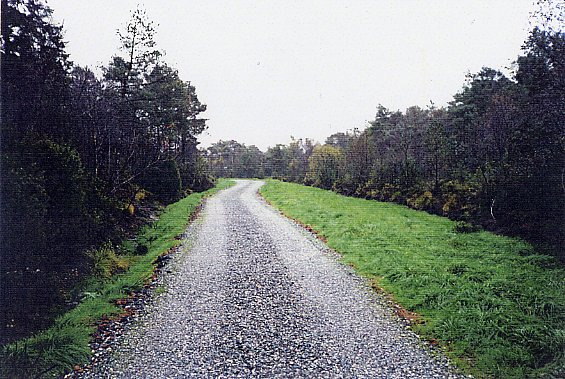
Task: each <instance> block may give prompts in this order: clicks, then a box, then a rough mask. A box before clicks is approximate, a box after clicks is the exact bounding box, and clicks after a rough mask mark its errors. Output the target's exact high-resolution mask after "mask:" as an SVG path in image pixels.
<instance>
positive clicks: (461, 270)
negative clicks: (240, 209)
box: [260, 181, 565, 378]
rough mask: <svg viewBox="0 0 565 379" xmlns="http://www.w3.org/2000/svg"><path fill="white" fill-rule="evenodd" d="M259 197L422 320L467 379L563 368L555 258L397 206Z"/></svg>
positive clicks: (319, 194)
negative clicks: (324, 241)
mask: <svg viewBox="0 0 565 379" xmlns="http://www.w3.org/2000/svg"><path fill="white" fill-rule="evenodd" d="M260 192H261V194H262V195H263V196H264V197H265V198H266V199H267V200H268V201H269V202H271V203H272V204H273V205H274V206H275V207H277V208H279V209H280V210H282V211H283V212H284V213H285V214H286V215H287V216H288V217H291V218H294V219H297V220H299V221H301V222H302V223H304V224H307V225H309V226H311V227H312V228H313V229H314V230H316V231H318V232H319V233H320V234H321V236H323V237H324V238H325V239H327V244H328V245H329V246H330V247H331V248H333V249H335V250H336V251H338V252H340V253H341V254H342V256H343V261H344V262H345V263H348V264H351V265H352V266H354V267H355V268H356V270H357V271H358V272H359V273H360V274H362V275H365V276H367V277H369V278H371V279H372V280H373V281H376V282H377V283H378V286H380V287H381V288H382V289H384V290H385V291H387V292H388V293H390V294H392V295H393V297H394V299H395V300H396V301H397V302H398V303H399V304H401V305H402V306H403V307H405V308H406V309H408V310H409V311H411V312H415V313H417V314H419V315H421V316H422V319H423V323H421V324H417V325H415V326H414V328H415V329H416V331H417V332H419V333H420V334H421V335H423V336H425V337H427V338H429V339H435V340H439V341H440V344H441V345H442V346H443V347H444V348H445V349H446V351H447V353H448V354H449V355H450V356H451V357H452V358H453V359H454V360H455V362H456V363H457V364H458V365H460V366H461V367H462V368H463V369H464V370H466V371H468V372H469V373H472V374H474V375H476V376H478V377H507V378H517V377H531V376H540V375H542V374H544V373H549V372H557V371H556V370H563V368H564V367H565V366H564V362H565V353H564V352H565V270H564V269H563V268H562V267H560V266H559V265H558V264H557V263H556V261H555V260H554V259H553V258H552V257H550V256H546V255H542V254H539V253H538V252H536V251H535V250H534V249H533V248H532V246H530V245H529V244H527V243H525V242H523V241H521V240H518V239H513V238H509V237H504V236H499V235H495V234H492V233H489V232H484V231H477V232H471V233H462V232H461V229H460V228H458V226H457V225H456V223H454V222H453V221H450V220H449V219H447V218H443V217H439V216H434V215H430V214H427V213H425V212H419V211H414V210H411V209H408V208H407V207H404V206H400V205H396V204H390V203H382V202H377V201H371V200H364V199H358V198H349V197H345V196H341V195H338V194H335V193H334V192H331V191H325V190H321V189H317V188H312V187H306V186H301V185H298V184H290V183H283V182H279V181H268V182H267V184H266V185H265V186H263V187H262V188H261V190H260ZM559 367H561V368H560V369H559ZM559 372H560V374H557V375H564V374H565V371H559Z"/></svg>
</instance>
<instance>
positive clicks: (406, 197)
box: [207, 28, 565, 258]
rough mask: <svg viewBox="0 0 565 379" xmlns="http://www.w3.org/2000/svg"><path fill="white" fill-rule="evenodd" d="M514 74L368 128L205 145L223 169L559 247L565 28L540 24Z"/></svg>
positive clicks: (386, 114) (470, 85) (486, 74)
mask: <svg viewBox="0 0 565 379" xmlns="http://www.w3.org/2000/svg"><path fill="white" fill-rule="evenodd" d="M523 52H524V54H523V55H521V56H519V57H518V59H517V60H516V62H515V64H514V71H513V74H512V76H511V77H506V76H505V75H503V74H502V73H500V72H498V71H496V70H493V69H490V68H483V69H482V70H481V71H480V72H478V73H476V74H474V75H469V76H468V78H467V82H466V83H465V85H464V87H463V89H462V90H461V91H460V92H459V93H457V94H456V95H455V96H454V97H453V100H452V101H451V102H450V103H449V105H448V106H447V107H443V108H437V107H434V106H430V107H429V108H427V109H422V108H419V107H416V106H415V107H410V108H408V109H407V110H406V111H405V112H400V111H390V110H388V109H386V108H385V107H383V106H381V105H379V106H378V108H377V112H376V116H375V119H374V120H373V121H371V122H369V125H368V126H367V127H366V128H365V129H364V130H357V129H355V130H353V131H349V132H344V133H336V134H333V135H331V136H329V137H328V138H327V139H326V141H325V144H323V145H320V144H313V143H312V141H310V140H305V141H302V140H300V139H298V140H295V139H293V140H292V142H291V143H290V144H289V145H277V146H275V147H272V148H269V149H268V150H267V151H266V152H265V153H262V152H260V151H259V150H258V149H257V148H256V147H254V146H250V147H247V146H245V145H242V144H239V143H237V142H235V141H229V142H224V141H220V142H219V143H217V144H214V145H213V146H211V147H210V148H209V149H208V150H207V159H208V162H209V165H210V167H211V170H212V172H213V173H214V174H215V175H218V176H232V177H265V176H272V177H274V178H278V179H282V180H286V181H293V182H298V183H304V184H307V185H313V186H317V187H321V188H325V189H332V190H334V191H336V192H339V193H342V194H345V195H350V196H358V197H364V198H368V199H377V200H382V201H393V202H397V203H401V204H406V205H408V206H410V207H412V208H415V209H421V210H425V211H428V212H431V213H436V214H440V215H445V216H449V217H451V218H453V219H456V220H462V221H464V222H466V223H462V224H461V225H463V226H462V227H463V228H470V229H473V228H475V227H476V226H478V225H481V226H483V227H485V228H488V229H490V230H495V231H498V232H502V233H506V234H511V235H519V236H522V237H525V238H527V239H529V240H531V241H533V242H536V243H539V244H541V245H544V246H545V247H548V248H553V250H552V251H553V253H554V254H556V255H561V258H565V257H564V256H563V255H562V254H563V252H562V246H563V242H564V236H565V230H564V220H565V218H564V216H565V196H564V195H565V186H564V179H563V178H564V174H565V160H564V157H565V156H564V143H565V138H564V126H565V36H564V34H563V33H561V32H555V31H542V30H540V29H539V28H535V29H533V31H532V32H531V34H530V35H529V38H528V40H527V41H526V42H525V44H524V48H523Z"/></svg>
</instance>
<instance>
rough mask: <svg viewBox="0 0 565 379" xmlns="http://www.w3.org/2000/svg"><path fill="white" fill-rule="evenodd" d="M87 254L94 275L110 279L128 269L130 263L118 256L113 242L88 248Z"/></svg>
mask: <svg viewBox="0 0 565 379" xmlns="http://www.w3.org/2000/svg"><path fill="white" fill-rule="evenodd" d="M85 254H86V256H87V257H88V259H89V260H90V266H91V270H92V275H93V276H95V277H98V278H104V279H108V278H110V277H112V276H113V275H115V274H117V273H119V272H123V271H125V270H126V269H127V267H128V263H127V261H126V260H124V259H120V258H118V256H117V255H116V252H115V251H114V248H113V247H112V245H111V244H109V243H106V244H104V245H102V246H101V247H100V248H98V249H94V250H88V251H87V252H86V253H85Z"/></svg>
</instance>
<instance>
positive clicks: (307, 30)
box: [48, 0, 533, 150]
mask: <svg viewBox="0 0 565 379" xmlns="http://www.w3.org/2000/svg"><path fill="white" fill-rule="evenodd" d="M532 3H533V1H532V0H504V1H503V0H483V1H481V0H470V1H463V0H457V1H453V0H444V1H439V0H436V1H432V0H426V1H424V0H422V1H415V0H413V1H409V0H405V1H401V0H397V1H393V0H390V1H377V0H367V1H341V0H339V1H338V0H335V1H332V0H317V1H316V0H303V1H290V0H283V1H259V0H253V1H212V0H207V1H181V0H161V1H138V0H134V1H130V0H120V1H115V0H96V1H93V0H72V1H69V0H48V4H49V5H50V6H51V7H52V8H53V9H54V17H55V21H57V22H63V23H64V29H65V31H66V32H65V38H66V40H67V41H68V45H67V51H68V52H69V53H70V55H71V60H73V61H74V62H75V63H77V64H79V65H82V66H89V67H91V68H94V67H95V66H99V65H101V64H104V65H105V64H107V63H108V62H109V60H110V57H111V56H112V55H113V54H116V52H117V49H118V38H117V36H116V29H118V28H121V27H122V26H123V25H124V24H125V23H126V21H127V20H128V19H129V11H130V10H133V9H135V7H136V6H137V4H141V5H142V6H143V7H144V8H145V9H146V10H147V13H148V16H149V18H150V19H151V20H153V21H155V22H156V23H157V24H159V26H158V27H157V35H156V41H157V47H158V48H160V49H162V50H164V51H165V52H166V55H165V61H166V62H167V63H169V64H170V65H172V66H174V67H176V68H177V69H178V70H179V73H180V75H181V78H182V79H184V80H190V81H191V82H192V83H193V84H194V85H195V86H196V91H197V94H198V97H199V99H200V101H202V102H204V103H206V104H207V105H208V110H207V111H206V112H205V113H204V116H205V117H206V118H208V119H209V121H208V125H209V129H208V131H207V132H205V133H204V134H203V135H202V136H201V137H200V141H202V145H203V146H208V145H209V144H210V143H212V142H216V141H218V140H219V139H223V140H229V139H235V140H237V141H239V142H242V143H245V144H246V145H252V144H254V145H257V146H258V147H259V148H261V149H263V150H264V149H266V147H267V146H273V145H275V144H277V143H288V142H289V140H290V136H294V137H297V138H313V139H315V140H317V141H320V142H323V141H324V140H325V138H326V137H327V136H329V135H330V134H332V133H335V132H338V131H345V130H347V129H352V128H354V127H358V128H361V129H362V128H364V127H365V125H366V121H367V120H372V119H373V118H374V116H375V110H376V106H377V105H378V104H379V103H382V104H383V105H384V106H386V107H388V108H390V109H392V110H397V109H400V110H404V109H405V108H406V107H408V106H411V105H419V106H421V107H425V106H426V105H428V104H429V103H430V100H433V101H434V103H435V104H436V105H445V104H447V102H448V101H450V100H451V97H452V96H453V95H454V94H455V93H456V92H457V91H459V90H460V89H461V87H462V85H463V83H464V80H465V74H466V73H467V72H472V73H474V72H477V71H478V70H480V69H481V67H483V66H489V67H492V68H495V69H499V70H503V71H505V67H509V66H510V65H511V63H512V61H514V60H515V59H516V57H517V56H518V54H519V53H520V47H521V45H522V43H523V42H524V40H525V39H526V37H527V33H528V14H529V11H531V10H532V9H533V5H532Z"/></svg>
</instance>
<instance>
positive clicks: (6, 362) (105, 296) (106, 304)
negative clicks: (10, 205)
mask: <svg viewBox="0 0 565 379" xmlns="http://www.w3.org/2000/svg"><path fill="white" fill-rule="evenodd" d="M232 184H233V182H232V181H229V180H221V179H220V180H219V181H218V183H217V185H216V187H214V188H212V189H210V190H208V191H206V192H201V193H193V194H191V195H190V196H187V197H185V198H184V199H182V200H180V201H178V202H176V203H174V204H171V205H169V206H167V207H166V208H165V210H164V211H163V213H162V214H161V215H160V217H159V220H157V221H156V222H155V223H154V224H153V225H151V226H150V227H146V228H143V229H142V230H141V232H140V235H139V236H138V240H141V241H144V243H145V244H146V246H147V247H148V251H147V253H146V254H145V255H143V256H135V257H134V256H130V257H125V258H126V259H129V260H130V262H131V264H130V267H129V269H128V270H127V271H126V272H125V273H123V274H120V275H116V276H114V277H112V278H110V279H109V280H105V281H100V280H93V281H91V282H90V283H88V285H87V286H86V289H85V290H84V292H83V293H84V294H85V296H84V298H83V300H82V301H81V303H80V304H79V305H78V306H77V307H76V308H74V309H73V310H71V311H70V312H68V313H66V314H64V315H63V316H61V317H59V318H58V319H57V320H55V323H54V324H53V326H52V327H50V328H49V329H47V330H45V331H43V332H41V333H38V334H37V335H35V336H33V337H30V338H26V339H24V340H21V341H17V342H14V343H11V344H9V345H6V346H4V347H3V348H2V350H1V351H0V377H2V378H33V377H41V376H45V377H51V376H57V375H58V374H61V373H63V372H65V371H67V370H69V369H71V368H72V367H73V365H76V364H80V363H86V362H87V361H88V359H89V358H90V355H91V351H90V347H89V342H90V339H91V336H92V333H93V332H94V331H95V329H96V328H95V326H94V323H95V322H96V321H97V320H99V319H100V318H102V317H104V316H113V315H117V314H119V313H120V311H121V310H120V308H118V307H117V306H116V305H115V302H116V300H118V299H122V298H126V297H127V296H128V295H129V294H130V293H131V291H133V290H136V289H139V288H141V287H143V285H144V284H145V283H146V281H147V280H148V279H149V278H150V277H151V276H152V274H153V270H154V265H153V261H154V260H155V258H157V257H158V256H159V255H161V254H163V253H164V252H166V251H168V250H169V249H170V248H172V247H173V246H175V245H177V244H178V243H179V242H180V241H178V240H177V239H175V237H176V236H178V235H180V234H182V232H183V231H184V230H185V228H186V226H187V224H188V222H189V217H190V216H191V215H192V214H193V213H194V212H195V211H196V209H197V206H198V205H199V204H200V202H201V201H202V199H203V198H204V197H205V196H209V195H211V194H213V193H215V192H217V191H219V190H221V189H224V188H227V187H229V186H230V185H232ZM125 247H126V250H127V248H128V247H127V246H125Z"/></svg>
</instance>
